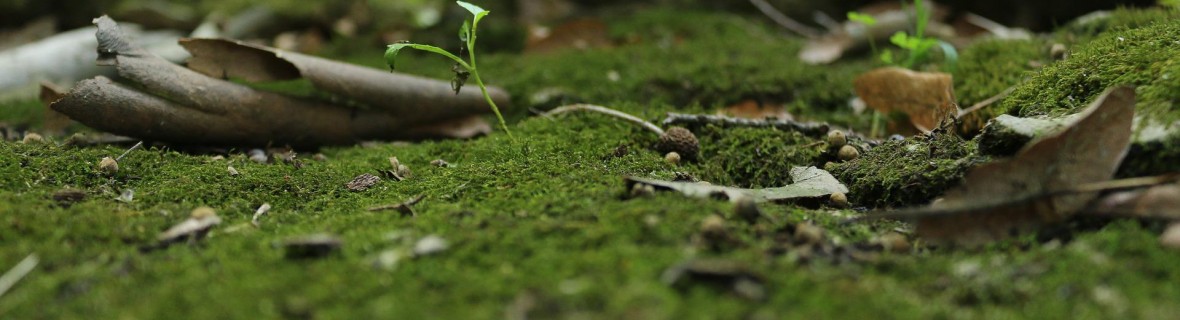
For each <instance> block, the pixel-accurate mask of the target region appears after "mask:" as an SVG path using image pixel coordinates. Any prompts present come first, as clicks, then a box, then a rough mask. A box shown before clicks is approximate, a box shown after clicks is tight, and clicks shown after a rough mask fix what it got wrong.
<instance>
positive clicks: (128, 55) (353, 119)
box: [50, 16, 486, 147]
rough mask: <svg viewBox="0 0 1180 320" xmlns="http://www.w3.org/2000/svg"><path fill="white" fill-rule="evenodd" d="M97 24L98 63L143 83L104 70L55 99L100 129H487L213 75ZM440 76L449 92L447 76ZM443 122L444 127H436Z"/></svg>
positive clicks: (208, 136) (276, 134)
mask: <svg viewBox="0 0 1180 320" xmlns="http://www.w3.org/2000/svg"><path fill="white" fill-rule="evenodd" d="M95 23H96V24H97V25H98V33H97V38H98V39H99V46H98V52H99V57H98V63H99V64H100V65H113V66H115V68H116V70H117V71H118V73H119V75H120V76H122V77H123V78H125V79H127V80H130V81H132V82H135V83H136V84H138V85H139V87H138V88H136V89H132V88H129V87H126V86H122V85H118V84H115V83H113V82H112V81H110V80H109V79H106V78H102V77H99V78H95V79H91V80H85V81H82V82H80V83H79V84H78V85H77V86H76V87H75V88H74V89H73V90H71V91H70V92H69V93H68V94H67V95H66V97H64V98H62V99H60V100H57V101H56V102H54V103H52V104H51V105H50V107H51V108H53V109H54V110H56V111H58V112H61V113H63V114H66V115H67V116H69V117H70V118H73V119H75V120H77V121H78V122H81V123H83V124H85V125H87V126H90V127H93V128H95V129H99V130H104V131H109V132H112V133H116V134H120V135H127V136H134V137H138V138H142V139H149V140H157V141H162V142H168V143H174V144H190V145H231V146H234V145H236V146H260V145H290V146H292V147H316V146H321V145H338V144H350V143H354V142H357V141H363V140H389V139H417V138H425V137H439V136H442V137H469V136H454V135H468V134H477V133H484V132H486V130H484V131H480V130H479V129H478V128H476V129H473V130H460V128H448V127H446V126H445V125H446V124H448V123H450V124H454V123H460V124H464V123H470V120H466V119H469V118H470V117H471V116H472V115H473V114H472V113H466V114H457V115H456V116H454V117H452V118H441V119H435V120H437V121H428V120H430V119H428V118H427V117H424V115H427V114H428V113H427V112H408V111H407V112H404V113H401V114H397V113H391V112H384V111H381V110H372V109H367V110H357V109H353V108H346V107H341V106H336V105H331V104H328V103H324V102H317V101H312V100H304V99H299V98H295V97H290V96H286V95H282V94H279V93H274V92H268V91H260V90H255V89H252V88H250V87H247V86H244V85H241V84H236V83H233V82H229V81H225V80H220V79H214V78H210V77H207V76H205V75H202V74H200V73H197V72H195V71H192V70H189V69H185V68H183V67H180V66H178V65H175V64H173V63H170V62H168V61H167V60H164V59H162V58H160V57H157V56H155V55H152V54H151V53H149V52H147V51H145V50H143V49H142V48H139V47H136V46H135V45H133V44H132V43H131V42H129V41H127V37H126V34H124V33H123V32H122V31H121V30H120V29H119V27H118V26H117V25H116V24H115V22H114V21H113V20H111V19H110V18H107V17H105V16H104V17H101V18H98V19H95ZM436 82H437V84H438V85H439V86H442V87H445V88H447V89H448V91H449V85H448V84H447V83H445V82H442V81H436ZM386 85H390V86H396V85H397V83H386ZM140 90H142V91H140ZM453 100H454V98H453V97H449V99H441V100H440V101H453ZM436 115H437V113H436ZM443 120H446V121H443ZM462 121H467V122H462ZM477 122H478V121H477ZM440 125H443V128H445V130H444V129H439V128H436V127H438V126H440ZM485 127H486V126H485Z"/></svg>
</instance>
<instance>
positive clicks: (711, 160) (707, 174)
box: [697, 126, 827, 188]
mask: <svg viewBox="0 0 1180 320" xmlns="http://www.w3.org/2000/svg"><path fill="white" fill-rule="evenodd" d="M699 131H701V132H697V136H698V137H699V138H700V139H701V154H702V165H701V166H700V168H698V169H697V170H698V171H699V172H700V174H701V176H700V177H699V178H700V179H702V180H705V181H709V182H712V183H714V184H722V185H737V186H741V187H748V188H768V187H781V186H784V185H787V184H790V183H791V182H792V181H791V178H790V174H789V173H790V171H791V168H793V167H799V166H804V167H806V166H821V165H822V163H818V162H819V161H821V160H820V158H821V156H822V155H823V153H824V151H825V147H826V146H827V145H826V144H822V143H815V142H816V140H814V139H811V138H808V137H806V136H804V135H803V134H801V133H798V132H794V131H781V130H776V129H773V128H771V129H766V128H728V129H725V128H719V127H716V126H706V127H704V128H702V130H699Z"/></svg>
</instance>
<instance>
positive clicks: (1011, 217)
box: [862, 86, 1135, 247]
mask: <svg viewBox="0 0 1180 320" xmlns="http://www.w3.org/2000/svg"><path fill="white" fill-rule="evenodd" d="M1134 114H1135V90H1134V89H1133V88H1131V87H1125V86H1120V87H1113V88H1109V89H1107V90H1106V91H1105V92H1104V93H1103V94H1102V95H1101V96H1099V97H1098V98H1097V99H1095V101H1094V102H1093V103H1091V104H1090V106H1089V107H1087V108H1086V109H1085V110H1083V111H1082V112H1081V116H1080V117H1079V119H1078V120H1077V122H1074V123H1072V124H1071V125H1070V126H1069V127H1068V128H1066V129H1064V130H1062V131H1060V132H1058V133H1055V134H1053V135H1050V136H1047V137H1044V138H1042V139H1041V140H1038V141H1036V142H1033V143H1032V144H1029V145H1028V146H1026V147H1025V148H1024V149H1022V150H1021V151H1020V152H1019V153H1017V154H1016V156H1014V157H1013V158H1011V159H1007V160H1000V161H996V162H992V163H988V164H984V165H981V166H979V167H976V168H974V169H973V170H971V171H970V172H969V173H968V174H967V176H966V177H965V178H964V183H963V184H962V185H960V186H959V187H957V188H955V189H952V190H950V191H948V192H947V193H946V195H945V196H944V197H943V198H942V199H941V201H935V202H934V203H933V204H931V205H929V206H927V207H923V208H917V209H910V210H900V211H894V212H885V213H883V214H876V215H869V216H866V217H863V218H868V219H877V218H894V219H903V220H912V221H915V222H916V232H917V234H918V235H919V236H921V237H923V238H925V239H927V240H929V241H931V242H934V243H947V244H955V245H962V246H965V247H974V246H979V245H982V244H985V243H988V242H991V241H994V240H998V239H1003V238H1007V237H1009V236H1014V235H1019V234H1023V233H1027V232H1032V231H1036V230H1038V229H1039V228H1040V227H1042V226H1045V225H1049V224H1053V223H1058V222H1061V221H1063V220H1065V219H1066V218H1069V217H1070V216H1073V215H1075V214H1076V213H1078V212H1079V211H1080V210H1081V209H1082V208H1084V207H1085V206H1086V205H1087V204H1088V203H1089V202H1090V201H1091V200H1093V199H1095V198H1096V197H1097V195H1098V192H1097V191H1093V190H1084V191H1081V192H1077V191H1076V190H1074V188H1075V187H1077V186H1079V185H1085V184H1091V183H1098V182H1103V181H1107V180H1109V179H1111V177H1113V175H1114V173H1115V170H1116V169H1117V168H1118V165H1119V163H1120V162H1121V161H1122V159H1123V157H1124V156H1125V155H1126V154H1127V150H1128V148H1129V146H1130V141H1131V134H1132V125H1131V124H1132V119H1133V118H1134ZM863 218H862V219H863Z"/></svg>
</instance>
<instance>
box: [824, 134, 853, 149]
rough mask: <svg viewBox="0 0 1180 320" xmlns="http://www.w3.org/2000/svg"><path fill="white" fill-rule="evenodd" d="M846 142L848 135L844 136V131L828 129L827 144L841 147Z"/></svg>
mask: <svg viewBox="0 0 1180 320" xmlns="http://www.w3.org/2000/svg"><path fill="white" fill-rule="evenodd" d="M846 144H848V137H845V136H844V131H840V130H832V131H828V145H829V146H831V147H832V148H839V147H843V146H844V145H846Z"/></svg>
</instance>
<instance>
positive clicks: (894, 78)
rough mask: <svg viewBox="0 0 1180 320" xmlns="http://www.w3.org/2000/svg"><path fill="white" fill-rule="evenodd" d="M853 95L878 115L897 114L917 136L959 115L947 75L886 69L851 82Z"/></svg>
mask: <svg viewBox="0 0 1180 320" xmlns="http://www.w3.org/2000/svg"><path fill="white" fill-rule="evenodd" d="M853 87H854V88H855V89H856V95H857V96H859V97H860V98H861V99H862V100H864V102H865V104H866V105H868V106H869V107H870V108H873V109H874V110H877V111H879V112H882V113H890V112H901V113H904V114H906V115H907V116H909V118H910V123H912V124H913V125H914V128H916V129H918V130H919V131H921V132H930V131H932V130H934V129H935V128H937V127H938V126H939V124H941V123H942V122H943V121H945V120H947V119H951V118H953V117H954V116H956V115H958V114H959V106H958V105H957V104H955V92H954V85H953V83H952V81H951V75H950V74H947V73H942V72H917V71H910V70H908V69H905V68H898V67H886V68H878V69H874V70H872V71H869V72H866V73H865V74H862V75H860V76H858V77H856V79H855V80H853Z"/></svg>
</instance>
